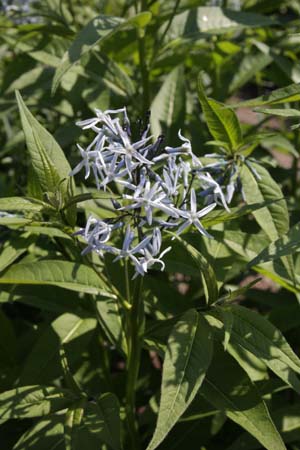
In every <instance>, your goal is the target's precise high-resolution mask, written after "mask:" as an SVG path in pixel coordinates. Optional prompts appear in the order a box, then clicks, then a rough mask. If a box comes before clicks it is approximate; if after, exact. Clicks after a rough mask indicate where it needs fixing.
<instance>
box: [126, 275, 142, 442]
mask: <svg viewBox="0 0 300 450" xmlns="http://www.w3.org/2000/svg"><path fill="white" fill-rule="evenodd" d="M142 284H143V278H142V277H139V278H138V279H137V281H136V283H135V289H134V292H133V298H132V303H131V309H130V310H129V311H128V325H129V326H128V329H127V332H128V336H127V339H128V359H127V385H126V416H127V423H128V429H129V435H130V440H131V446H130V449H131V450H138V449H139V448H140V443H139V436H138V427H137V423H136V416H135V392H136V383H137V379H138V373H139V368H140V358H141V350H142V340H143V334H144V305H143V301H142Z"/></svg>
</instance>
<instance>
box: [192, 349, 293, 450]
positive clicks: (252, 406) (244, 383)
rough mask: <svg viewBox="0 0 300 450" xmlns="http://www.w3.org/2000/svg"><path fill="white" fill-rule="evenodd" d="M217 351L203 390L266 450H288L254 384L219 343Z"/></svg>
mask: <svg viewBox="0 0 300 450" xmlns="http://www.w3.org/2000/svg"><path fill="white" fill-rule="evenodd" d="M216 350H217V351H216V352H214V358H213V361H212V364H211V366H210V369H209V370H208V373H207V375H206V377H205V380H204V383H203V385H202V386H201V389H200V393H201V394H202V395H203V396H204V397H205V399H206V400H207V401H209V402H210V403H211V404H212V405H213V406H214V407H216V408H218V409H220V410H221V411H225V412H226V415H227V416H228V417H229V418H230V419H231V420H233V421H234V422H236V423H237V424H238V425H240V426H241V427H243V428H244V429H245V430H246V431H248V433H250V434H252V436H254V437H255V438H256V439H257V440H258V441H259V442H260V443H261V445H262V446H263V447H264V448H266V449H267V450H286V447H285V445H284V443H283V441H282V438H281V436H280V434H279V432H278V431H277V429H276V427H275V425H274V423H273V421H272V419H271V416H270V414H269V411H268V409H267V407H266V405H265V403H264V401H263V400H262V399H261V398H260V396H259V393H258V391H257V390H256V388H255V386H254V384H252V382H251V380H250V379H249V378H248V376H247V374H246V373H245V372H244V371H243V369H241V367H240V366H239V365H238V364H237V363H236V362H235V360H234V359H233V358H232V357H231V356H230V355H229V354H228V353H227V352H224V351H223V349H220V348H219V347H218V346H216Z"/></svg>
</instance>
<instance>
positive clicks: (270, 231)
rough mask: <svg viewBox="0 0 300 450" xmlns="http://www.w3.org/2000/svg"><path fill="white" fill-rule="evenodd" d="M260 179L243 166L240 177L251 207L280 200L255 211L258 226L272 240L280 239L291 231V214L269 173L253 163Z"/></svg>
mask: <svg viewBox="0 0 300 450" xmlns="http://www.w3.org/2000/svg"><path fill="white" fill-rule="evenodd" d="M251 167H252V168H253V169H254V170H255V171H256V173H257V174H258V176H259V178H260V179H258V178H257V177H256V176H255V175H254V174H253V172H252V171H251V170H250V169H249V167H248V166H247V165H245V164H244V165H243V167H242V170H241V173H240V176H241V181H242V184H243V190H244V194H245V199H246V202H247V203H248V204H249V205H251V204H253V203H257V202H261V203H263V202H265V201H270V200H279V199H282V200H280V201H275V202H274V203H271V204H270V205H269V206H267V207H264V208H262V209H258V210H256V211H253V215H254V217H255V219H256V220H257V222H258V224H259V225H260V226H261V228H262V229H263V230H264V232H265V233H266V234H267V235H268V236H269V238H270V240H272V241H273V240H275V239H278V238H279V237H280V236H282V235H283V234H285V233H287V232H288V230H289V213H288V209H287V205H286V202H285V200H284V199H283V194H282V192H281V189H280V187H279V186H278V184H277V183H276V182H275V181H274V180H273V178H272V177H271V175H270V174H269V172H268V171H267V170H266V169H265V168H264V167H262V166H261V165H259V164H256V163H252V162H251Z"/></svg>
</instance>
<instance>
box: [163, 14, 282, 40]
mask: <svg viewBox="0 0 300 450" xmlns="http://www.w3.org/2000/svg"><path fill="white" fill-rule="evenodd" d="M275 24H276V22H275V21H274V20H272V19H271V18H270V17H266V16H263V15H262V14H254V13H249V12H244V11H233V10H229V9H225V8H220V7H218V6H208V7H199V8H193V9H189V10H188V11H184V12H182V13H180V14H177V15H176V16H175V18H174V19H173V21H172V25H171V27H170V29H169V31H168V33H167V38H169V40H171V39H173V40H175V39H179V38H184V39H189V38H191V39H197V38H200V37H203V35H205V34H222V33H228V32H230V31H237V30H241V29H243V28H255V27H260V26H270V25H275Z"/></svg>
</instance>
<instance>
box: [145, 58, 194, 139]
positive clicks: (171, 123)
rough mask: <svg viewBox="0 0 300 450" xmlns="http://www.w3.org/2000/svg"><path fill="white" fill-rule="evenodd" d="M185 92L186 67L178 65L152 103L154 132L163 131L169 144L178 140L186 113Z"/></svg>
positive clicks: (156, 133) (155, 133)
mask: <svg viewBox="0 0 300 450" xmlns="http://www.w3.org/2000/svg"><path fill="white" fill-rule="evenodd" d="M185 92H186V89H185V82H184V68H183V66H178V67H175V69H173V70H172V71H171V72H170V73H169V74H168V75H167V76H166V78H165V80H164V82H163V84H162V86H161V88H160V90H159V91H158V93H157V95H156V97H155V98H154V100H153V102H152V105H151V116H150V120H151V127H152V133H153V135H154V136H159V135H160V134H162V133H163V134H164V136H165V139H166V142H168V143H169V145H172V144H174V145H176V142H178V137H177V131H178V129H180V128H181V126H182V123H183V121H184V115H185Z"/></svg>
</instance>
